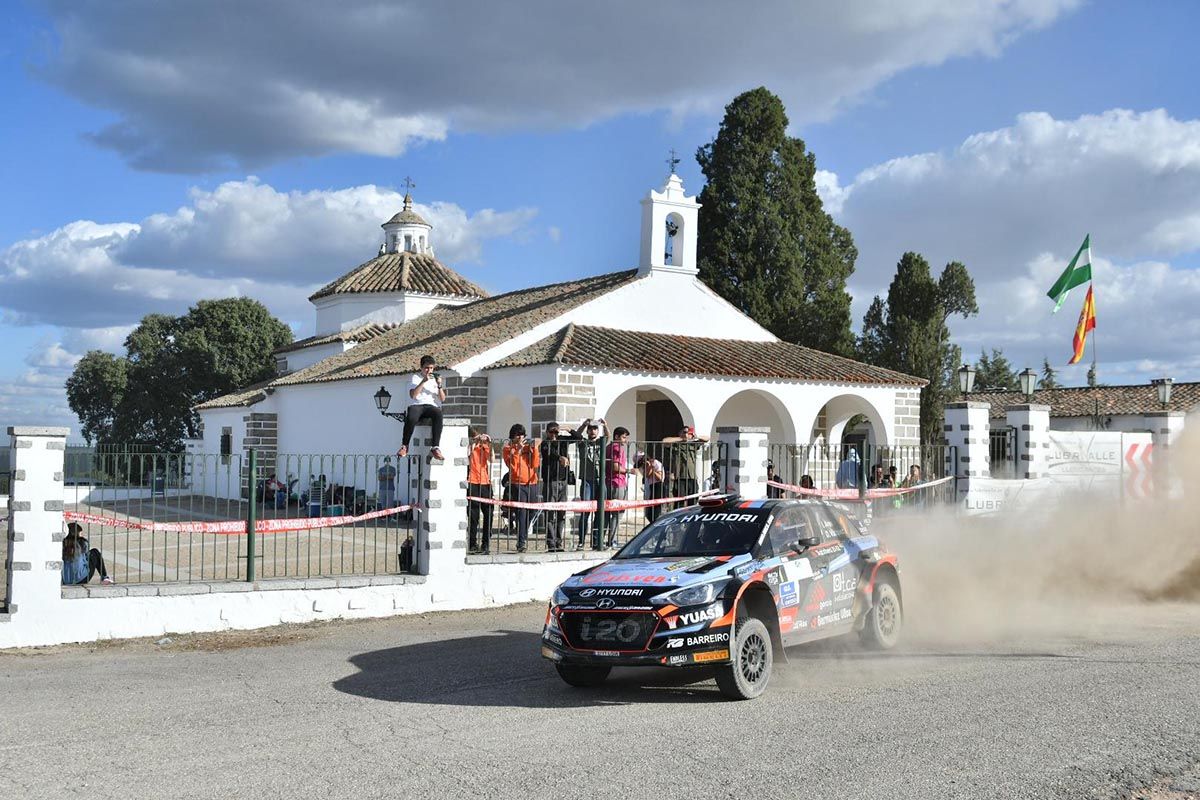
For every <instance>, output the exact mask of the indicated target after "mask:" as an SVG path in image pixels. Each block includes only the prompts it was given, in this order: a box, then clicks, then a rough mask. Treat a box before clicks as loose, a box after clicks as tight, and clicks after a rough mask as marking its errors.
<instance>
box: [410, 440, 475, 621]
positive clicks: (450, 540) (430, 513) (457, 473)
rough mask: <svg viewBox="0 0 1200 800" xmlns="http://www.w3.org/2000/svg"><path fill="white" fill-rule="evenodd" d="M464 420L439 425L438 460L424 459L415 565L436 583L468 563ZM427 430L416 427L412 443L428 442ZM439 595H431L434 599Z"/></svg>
mask: <svg viewBox="0 0 1200 800" xmlns="http://www.w3.org/2000/svg"><path fill="white" fill-rule="evenodd" d="M467 427H468V421H467V420H466V419H447V420H445V421H444V423H443V426H442V443H441V448H442V455H443V456H445V458H444V459H443V460H441V461H434V460H432V459H430V458H429V456H428V451H426V450H425V449H424V448H421V450H422V455H421V458H423V459H425V467H424V469H425V474H424V479H423V480H424V484H425V485H424V491H423V492H421V493H420V494H419V495H418V496H423V508H422V509H421V510H420V511H419V512H418V517H419V519H420V526H421V532H422V534H423V535H424V540H425V541H424V545H423V547H421V548H420V550H419V551H418V553H417V568H418V570H419V571H420V572H421V574H423V575H436V576H437V578H438V585H453V583H452V582H451V581H443V580H442V579H443V578H446V577H449V576H450V575H451V574H452V573H456V572H459V573H460V572H465V571H466V562H467V457H468V454H469V452H470V451H469V445H470V442H469V440H468V436H467ZM429 434H430V430H429V428H428V427H427V426H425V425H420V426H418V427H417V433H416V434H415V435H414V437H413V438H414V442H415V441H416V439H417V437H420V439H421V441H422V442H425V441H427V437H428V436H429ZM438 599H439V598H437V597H434V602H437V601H438Z"/></svg>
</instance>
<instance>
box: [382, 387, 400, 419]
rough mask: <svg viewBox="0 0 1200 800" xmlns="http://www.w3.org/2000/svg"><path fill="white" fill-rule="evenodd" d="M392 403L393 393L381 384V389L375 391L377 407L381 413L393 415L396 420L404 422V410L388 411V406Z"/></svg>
mask: <svg viewBox="0 0 1200 800" xmlns="http://www.w3.org/2000/svg"><path fill="white" fill-rule="evenodd" d="M391 404H392V393H391V392H389V391H388V390H387V389H385V388H384V387H382V386H380V387H379V391H378V392H376V393H375V407H376V408H378V409H379V413H380V414H383V415H384V416H385V417H391V418H392V419H394V420H397V421H400V422H402V421H403V420H404V414H403V413H402V412H396V411H393V412H391V413H389V412H388V406H390V405H391Z"/></svg>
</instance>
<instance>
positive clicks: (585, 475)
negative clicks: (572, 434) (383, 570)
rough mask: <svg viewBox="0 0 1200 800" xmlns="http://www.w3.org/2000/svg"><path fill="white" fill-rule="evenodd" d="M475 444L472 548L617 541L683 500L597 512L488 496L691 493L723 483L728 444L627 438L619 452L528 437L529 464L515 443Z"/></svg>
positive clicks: (592, 546) (536, 499) (609, 445)
mask: <svg viewBox="0 0 1200 800" xmlns="http://www.w3.org/2000/svg"><path fill="white" fill-rule="evenodd" d="M471 447H472V449H471V458H469V459H468V461H469V462H470V464H469V466H468V496H469V498H476V499H468V504H467V506H468V507H467V534H468V543H467V545H468V551H469V552H471V553H516V552H526V551H529V552H547V551H550V552H553V551H557V550H606V549H611V548H614V547H620V546H621V545H623V544H624V543H625V542H627V541H629V539H630V538H632V537H633V536H634V535H635V534H637V533H638V532H639V531H641V529H642V528H643V527H644V526H645V524H646V523H647V522H651V521H653V520H654V519H655V518H657V516H658V515H659V514H661V513H662V512H663V511H664V510H666V509H670V508H676V507H678V506H680V505H683V504H684V503H671V504H667V505H658V506H649V507H644V508H633V509H627V510H621V511H608V512H605V513H598V512H588V511H580V510H575V509H569V510H557V509H553V508H549V509H547V508H516V507H504V506H496V505H491V504H489V503H487V502H485V501H487V500H502V501H509V502H514V501H515V502H528V503H531V504H541V503H570V502H576V501H585V502H586V501H592V502H597V503H604V502H606V501H608V500H616V499H620V500H629V501H633V502H642V501H647V500H656V499H665V498H670V497H686V496H688V495H695V494H697V493H698V492H701V491H704V490H707V489H709V488H719V487H720V486H722V485H724V484H723V473H722V472H721V469H722V466H721V465H722V457H721V453H722V452H723V450H722V446H721V445H720V444H718V443H715V442H704V441H700V440H696V441H692V442H669V443H664V442H633V441H627V442H625V443H624V444H623V445H620V444H618V445H617V448H616V450H614V449H613V442H611V441H609V440H607V439H604V438H599V439H595V440H590V441H588V440H579V439H566V438H561V439H558V440H549V439H546V440H540V441H534V442H530V443H529V447H531V448H536V449H537V451H538V458H537V462H538V464H537V467H536V469H533V468H532V467H531V456H530V455H529V454H528V453H527V454H526V455H525V456H524V461H523V462H522V460H521V456H520V455H519V449H518V447H517V446H516V445H515V443H513V442H510V441H506V440H491V441H489V442H487V443H485V444H480V443H478V442H472V445H471ZM477 448H478V449H477ZM514 467H515V468H514ZM623 470H624V471H623ZM514 473H515V478H514ZM659 475H661V477H659ZM485 477H486V483H485V482H484V481H483V479H484V478H485ZM530 477H533V478H536V483H528V482H527V481H528V479H529V478H530ZM688 502H689V503H694V502H695V500H690V501H688Z"/></svg>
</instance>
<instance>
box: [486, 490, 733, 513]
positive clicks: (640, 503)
mask: <svg viewBox="0 0 1200 800" xmlns="http://www.w3.org/2000/svg"><path fill="white" fill-rule="evenodd" d="M532 485H533V486H537V485H538V484H532ZM719 491H720V490H718V489H708V490H706V491H703V492H696V493H695V494H689V495H686V496H684V497H659V498H655V499H653V500H605V501H604V510H605V511H626V510H628V509H631V508H649V507H650V506H665V505H669V504H671V503H681V502H683V501H684V500H695V499H697V498H700V497H707V496H708V495H710V494H717V493H719ZM467 500H468V502H472V503H483V504H485V505H489V506H503V507H504V508H531V509H534V510H537V511H579V512H581V513H584V514H590V513H595V511H596V504H597V501H595V500H556V501H550V502H545V503H526V502H524V501H522V500H497V499H496V498H494V497H468V498H467Z"/></svg>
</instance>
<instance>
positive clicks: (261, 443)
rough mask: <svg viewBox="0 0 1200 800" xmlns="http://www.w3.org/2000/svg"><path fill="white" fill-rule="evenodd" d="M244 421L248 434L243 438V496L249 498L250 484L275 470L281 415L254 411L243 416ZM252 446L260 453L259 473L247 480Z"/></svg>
mask: <svg viewBox="0 0 1200 800" xmlns="http://www.w3.org/2000/svg"><path fill="white" fill-rule="evenodd" d="M242 422H243V423H245V425H246V435H245V437H244V438H243V439H242V455H243V456H244V457H243V458H242V497H243V498H247V497H249V496H250V486H252V485H254V484H255V483H256V482H258V481H262V480H266V479H267V477H268V476H270V475H271V473H273V472H275V464H276V461H277V460H278V454H279V415H278V414H275V413H269V414H268V413H261V412H253V413H250V414H247V415H246V416H244V417H242ZM250 448H254V449H255V450H256V451H257V453H258V469H257V473H258V474H256V475H254V476H253V477H252V478H250V480H247V476H248V473H249V472H250Z"/></svg>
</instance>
